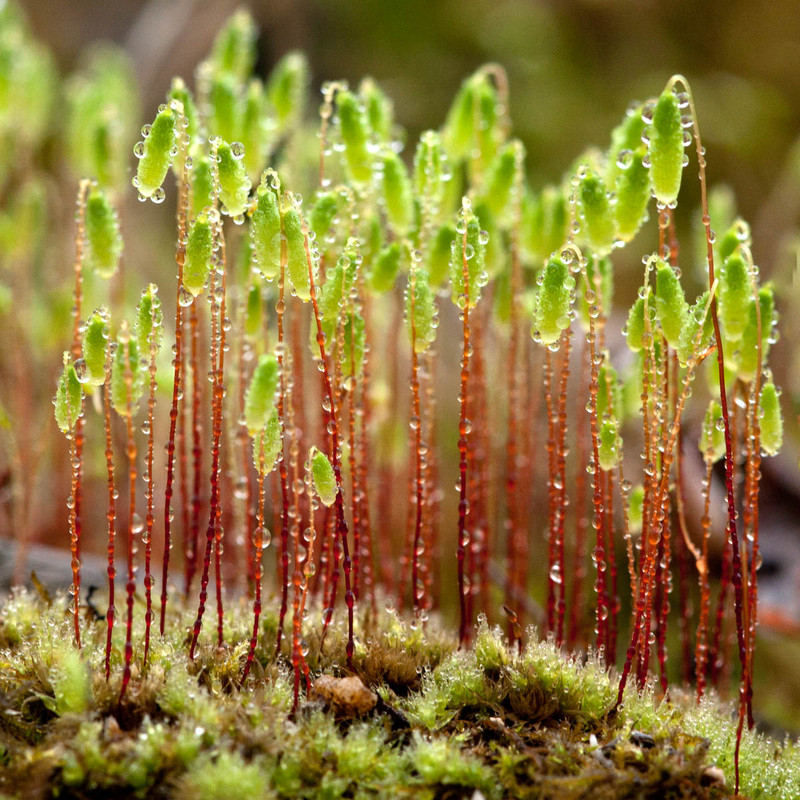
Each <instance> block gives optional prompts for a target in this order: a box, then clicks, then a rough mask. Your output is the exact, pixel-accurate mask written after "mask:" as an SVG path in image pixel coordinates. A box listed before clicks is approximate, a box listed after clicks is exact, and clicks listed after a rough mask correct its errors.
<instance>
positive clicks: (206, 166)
mask: <svg viewBox="0 0 800 800" xmlns="http://www.w3.org/2000/svg"><path fill="white" fill-rule="evenodd" d="M213 193H214V173H213V171H212V169H211V161H210V160H209V159H208V157H207V156H198V157H197V158H195V159H194V167H192V217H197V216H199V215H200V213H201V212H202V211H203V209H205V208H206V207H208V206H209V205H211V197H212V195H213Z"/></svg>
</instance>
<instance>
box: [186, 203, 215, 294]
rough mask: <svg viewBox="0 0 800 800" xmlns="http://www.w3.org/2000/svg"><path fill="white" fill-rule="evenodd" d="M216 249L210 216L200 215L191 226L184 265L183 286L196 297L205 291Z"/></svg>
mask: <svg viewBox="0 0 800 800" xmlns="http://www.w3.org/2000/svg"><path fill="white" fill-rule="evenodd" d="M213 247H214V231H213V229H212V227H211V221H210V220H209V218H208V215H207V214H205V213H202V212H201V213H200V214H199V216H198V217H197V218H196V219H195V220H194V221H193V222H192V223H191V225H189V235H188V236H187V239H186V258H185V259H184V264H183V286H184V288H186V289H187V290H188V291H190V292H191V293H192V295H193V296H194V297H197V295H199V294H200V292H202V291H203V289H204V288H205V285H206V281H207V280H208V274H209V272H210V271H211V254H212V251H213Z"/></svg>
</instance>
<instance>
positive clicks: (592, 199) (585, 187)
mask: <svg viewBox="0 0 800 800" xmlns="http://www.w3.org/2000/svg"><path fill="white" fill-rule="evenodd" d="M576 194H577V198H578V209H579V213H580V216H581V220H582V222H583V224H582V226H581V239H582V240H583V241H585V242H586V243H587V244H588V245H589V247H590V249H591V250H592V251H593V252H594V253H596V254H597V255H599V256H604V255H606V254H608V253H609V252H611V248H612V247H613V246H614V239H615V237H616V225H615V220H614V214H613V212H612V208H611V202H610V200H609V198H608V192H607V191H606V187H605V184H604V183H603V179H602V178H601V177H600V175H599V173H597V172H595V171H594V170H593V169H588V168H585V167H584V168H582V170H581V171H580V172H579V177H578V181H577V187H576Z"/></svg>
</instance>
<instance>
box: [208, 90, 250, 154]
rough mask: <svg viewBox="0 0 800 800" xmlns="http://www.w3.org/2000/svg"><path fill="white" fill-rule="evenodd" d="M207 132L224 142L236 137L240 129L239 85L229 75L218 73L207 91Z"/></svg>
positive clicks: (240, 105)
mask: <svg viewBox="0 0 800 800" xmlns="http://www.w3.org/2000/svg"><path fill="white" fill-rule="evenodd" d="M208 106H209V112H210V113H209V119H208V123H207V125H208V132H209V134H210V135H212V136H219V138H220V139H223V140H225V141H226V142H232V141H234V140H235V139H238V137H239V132H240V129H241V125H240V120H241V116H242V104H241V101H240V97H239V85H238V83H237V82H236V81H235V80H234V79H233V78H232V77H231V76H230V75H225V74H223V75H218V76H217V77H216V78H214V79H213V80H212V82H211V86H210V88H209V92H208Z"/></svg>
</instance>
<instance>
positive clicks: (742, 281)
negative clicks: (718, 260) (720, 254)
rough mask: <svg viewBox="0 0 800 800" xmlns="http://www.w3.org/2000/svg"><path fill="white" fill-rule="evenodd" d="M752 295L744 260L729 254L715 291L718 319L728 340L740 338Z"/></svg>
mask: <svg viewBox="0 0 800 800" xmlns="http://www.w3.org/2000/svg"><path fill="white" fill-rule="evenodd" d="M752 296H753V292H752V288H751V284H750V270H749V269H748V266H747V264H746V263H745V260H744V259H743V258H742V257H741V256H738V255H732V256H729V257H728V258H726V259H725V261H724V262H723V265H722V269H721V271H720V278H719V290H718V293H717V302H718V305H719V321H720V323H721V324H722V329H723V332H724V334H725V338H726V339H727V340H728V341H729V342H734V343H736V342H739V341H740V340H741V338H742V333H743V332H744V327H745V323H746V321H747V316H748V314H747V309H748V305H749V303H750V300H751V299H752Z"/></svg>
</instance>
